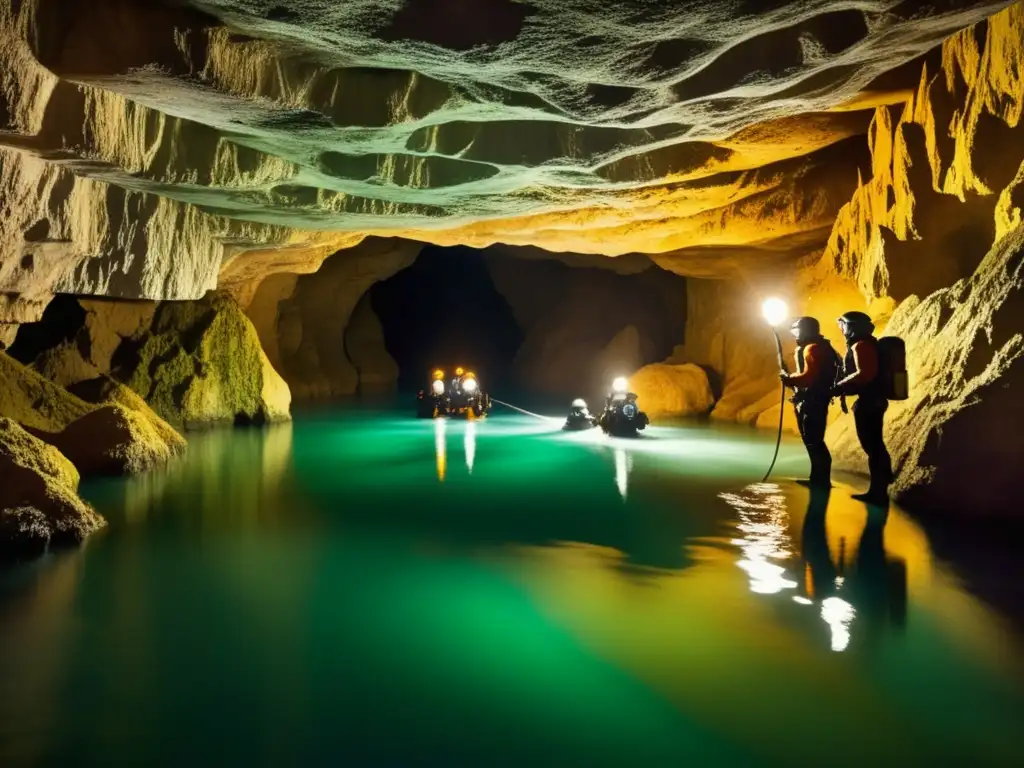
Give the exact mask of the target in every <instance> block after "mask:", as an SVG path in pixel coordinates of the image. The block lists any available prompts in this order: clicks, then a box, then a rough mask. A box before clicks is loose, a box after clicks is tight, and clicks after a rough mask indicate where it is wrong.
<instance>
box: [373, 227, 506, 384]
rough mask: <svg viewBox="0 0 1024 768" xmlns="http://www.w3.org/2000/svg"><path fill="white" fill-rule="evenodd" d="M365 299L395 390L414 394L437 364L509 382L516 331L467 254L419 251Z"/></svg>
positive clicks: (479, 263)
mask: <svg viewBox="0 0 1024 768" xmlns="http://www.w3.org/2000/svg"><path fill="white" fill-rule="evenodd" d="M366 300H369V302H370V306H371V307H372V309H373V311H374V313H375V314H376V315H377V317H378V319H379V320H380V323H381V328H382V331H383V336H384V347H385V349H386V350H387V352H388V354H389V355H390V356H391V357H392V358H393V359H394V361H395V363H396V365H397V367H398V377H397V379H396V386H397V388H398V390H399V391H401V392H403V393H410V392H414V391H416V390H418V389H422V388H423V387H424V386H425V382H426V381H428V380H429V375H430V372H431V371H432V370H434V369H435V368H439V367H440V368H443V369H448V370H449V372H450V371H451V370H452V369H454V368H455V367H456V366H460V365H461V366H462V367H464V368H466V369H467V370H472V371H474V372H476V373H477V375H479V376H480V377H481V378H482V380H483V381H487V382H502V381H506V380H508V378H509V377H510V375H511V372H512V362H513V360H514V359H515V356H516V353H517V352H518V351H519V348H520V346H521V345H522V343H523V338H524V336H523V330H522V329H521V328H520V327H519V325H518V324H517V323H516V318H515V315H514V314H513V312H512V308H511V307H510V306H509V305H508V302H507V301H506V300H505V298H504V297H503V296H502V295H501V293H499V291H498V289H497V288H496V287H495V285H494V281H493V280H492V279H491V276H490V274H489V273H488V270H487V264H486V263H485V262H484V259H483V258H481V255H480V254H478V253H476V252H475V251H473V250H472V249H468V248H447V249H442V248H434V247H430V246H427V247H426V248H424V249H423V250H422V251H420V254H419V255H418V256H417V257H416V261H414V262H413V264H412V266H410V267H407V268H405V269H403V270H402V271H401V272H399V273H398V274H396V275H394V276H393V277H390V278H388V279H387V280H383V281H381V282H379V283H377V284H376V285H374V286H373V287H372V288H371V289H370V291H369V293H368V296H367V297H365V298H364V299H363V301H366ZM492 386H493V385H492Z"/></svg>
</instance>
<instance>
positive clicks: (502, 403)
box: [491, 397, 559, 421]
mask: <svg viewBox="0 0 1024 768" xmlns="http://www.w3.org/2000/svg"><path fill="white" fill-rule="evenodd" d="M491 402H492V403H497V404H498V405H504V406H505V407H506V408H511V409H512V410H513V411H519V412H520V413H524V414H526V415H527V416H533V418H535V419H540V420H541V421H559V419H553V418H551V417H550V416H541V415H540V414H539V413H532V412H530V411H527V410H525V409H523V408H519V407H518V406H515V405H512V404H511V403H506V402H504V401H502V400H499V399H498V398H496V397H492V398H491Z"/></svg>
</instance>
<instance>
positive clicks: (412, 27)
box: [0, 0, 1005, 340]
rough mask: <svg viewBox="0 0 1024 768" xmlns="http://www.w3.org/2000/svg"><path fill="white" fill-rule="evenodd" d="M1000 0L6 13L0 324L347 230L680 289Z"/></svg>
mask: <svg viewBox="0 0 1024 768" xmlns="http://www.w3.org/2000/svg"><path fill="white" fill-rule="evenodd" d="M1003 5H1005V2H1001V1H1000V0H973V1H971V0H964V2H961V3H946V4H936V5H935V6H927V5H923V4H921V3H894V2H891V1H889V0H871V1H870V2H865V3H860V4H858V5H857V6H856V7H855V8H854V7H849V8H845V7H844V8H836V7H835V6H832V5H829V4H826V3H818V2H809V1H808V0H801V1H799V2H797V1H796V0H791V1H790V2H777V3H772V4H770V5H769V6H767V7H766V6H758V5H756V4H753V5H751V4H742V3H740V4H734V5H732V6H729V7H728V8H726V7H724V6H722V5H721V4H708V3H704V2H697V0H692V1H688V2H681V3H656V2H650V1H649V0H624V1H623V2H617V3H610V4H609V3H599V4H594V3H590V2H584V1H583V0H531V2H528V3H518V2H510V1H509V0H486V1H485V0H481V2H477V3H462V2H458V3H456V2H445V3H441V4H438V3H436V2H433V1H432V0H407V1H406V2H398V0H390V1H389V2H384V3H381V2H378V1H377V0H372V1H371V0H346V1H345V2H338V3H331V4H324V3H322V2H317V1H316V0H285V2H278V3H274V4H271V3H269V2H264V0H242V1H241V2H239V1H237V0H233V1H232V2H227V1H226V0H224V1H221V0H201V1H199V0H197V2H194V3H191V4H187V3H183V2H172V1H171V0H164V1H162V2H161V1H160V0H156V1H153V2H149V1H147V2H143V1H142V0H97V2H93V3H76V2H71V0H24V1H23V2H16V3H12V2H7V3H4V4H3V6H2V7H0V41H2V44H0V57H2V60H0V80H2V87H0V136H2V138H0V144H2V145H3V146H4V147H5V148H4V149H2V150H0V195H2V197H3V199H4V202H5V211H6V215H5V216H3V217H2V222H0V248H2V251H0V292H3V293H5V294H8V296H9V298H8V299H7V300H6V302H7V303H6V304H5V307H4V319H5V320H6V321H8V322H23V321H25V320H26V319H31V318H33V317H38V314H39V312H40V311H41V309H42V307H43V306H44V305H45V300H46V298H47V297H48V295H49V294H50V293H51V292H52V291H53V290H62V291H69V292H74V293H82V294H97V295H106V296H120V297H126V298H148V299H185V298H192V299H195V298H199V297H201V296H202V295H203V294H204V293H205V292H206V291H207V290H209V289H212V288H214V287H218V286H219V287H221V288H230V287H231V286H236V285H242V284H248V283H251V282H252V281H253V280H254V279H255V278H256V277H262V276H266V275H268V274H272V273H274V272H278V271H284V272H290V273H303V272H309V271H313V270H315V269H316V267H317V265H319V263H320V262H321V261H322V260H323V259H324V258H325V257H326V256H328V255H329V254H331V253H332V252H334V251H336V250H338V249H339V248H342V247H349V246H352V245H355V244H356V243H358V242H359V240H361V238H362V237H363V236H364V235H366V234H388V235H402V236H407V237H411V238H416V239H420V240H425V241H429V242H436V243H441V244H454V243H459V244H468V245H487V244H490V243H493V242H496V241H502V242H506V243H514V244H530V245H540V246H543V247H547V248H551V249H553V250H562V251H579V252H586V253H604V254H609V255H616V254H623V253H628V252H630V251H642V252H648V253H673V254H674V255H675V256H676V257H679V256H680V255H683V256H685V254H686V252H687V251H689V250H691V249H697V250H696V251H695V253H694V256H695V259H694V262H693V263H694V267H693V268H694V269H696V270H699V271H700V273H702V274H704V275H705V276H708V275H707V273H708V272H709V271H710V272H713V273H714V275H718V276H721V275H723V272H720V271H718V269H717V267H715V265H714V261H713V260H709V259H708V258H707V256H708V254H707V253H706V252H702V251H700V249H702V248H708V247H715V248H725V249H733V251H734V252H735V251H736V249H738V248H741V247H747V248H748V249H752V250H753V251H755V252H760V253H763V254H765V255H766V256H767V257H768V258H775V257H777V256H778V254H779V252H780V251H785V252H788V251H792V250H794V249H795V250H804V249H807V248H808V246H809V245H810V246H813V244H816V243H817V242H819V241H820V240H821V239H822V238H823V237H824V236H825V234H826V233H827V231H828V229H829V227H830V226H831V223H832V218H833V216H834V214H835V211H836V210H837V208H838V206H839V205H841V204H842V202H844V201H845V199H846V198H847V197H848V194H849V191H850V189H852V186H853V184H854V183H855V180H856V178H857V170H858V166H859V165H860V163H859V159H858V154H859V153H858V152H857V151H856V149H857V148H858V147H862V145H863V142H862V140H861V139H860V138H858V137H860V136H861V135H863V133H864V131H865V130H866V127H867V121H868V120H869V119H870V118H871V112H870V108H871V107H873V106H874V105H876V104H880V103H885V104H890V103H898V102H900V101H901V100H902V99H903V98H904V97H905V95H906V92H907V89H908V88H910V87H912V85H913V84H914V82H916V76H917V69H915V68H914V67H913V66H904V65H905V64H907V62H911V61H912V60H914V59H915V58H917V57H920V56H922V55H923V54H925V53H926V52H927V51H928V50H929V49H931V48H933V47H934V46H935V45H937V44H938V43H939V42H940V41H941V40H942V39H943V38H944V37H945V36H947V35H949V34H950V33H952V32H955V31H956V30H958V29H961V28H963V27H965V26H967V25H970V24H972V23H975V22H977V21H979V20H980V19H982V18H984V16H986V15H987V14H989V13H992V12H994V11H995V10H998V8H1000V7H1002V6H1003ZM908 78H909V79H908ZM749 257H750V254H746V255H738V256H737V259H736V260H737V261H740V262H742V261H744V260H746V259H747V258H749ZM685 263H686V259H678V258H677V264H678V265H679V267H680V268H688V267H686V266H685ZM243 303H244V302H243ZM5 336H7V337H8V340H9V333H7V334H5Z"/></svg>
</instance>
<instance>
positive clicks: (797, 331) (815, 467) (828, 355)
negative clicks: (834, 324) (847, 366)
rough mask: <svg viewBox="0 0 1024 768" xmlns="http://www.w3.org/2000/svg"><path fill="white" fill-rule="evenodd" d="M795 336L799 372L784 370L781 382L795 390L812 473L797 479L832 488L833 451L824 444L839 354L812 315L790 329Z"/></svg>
mask: <svg viewBox="0 0 1024 768" xmlns="http://www.w3.org/2000/svg"><path fill="white" fill-rule="evenodd" d="M790 332H791V333H792V334H793V337H794V338H795V339H796V355H795V357H796V371H797V372H796V373H785V372H783V373H781V374H780V378H781V379H782V383H783V384H785V385H786V386H787V387H792V388H793V390H794V393H793V397H792V398H791V400H792V402H793V406H794V408H795V410H796V423H797V426H798V427H799V429H800V438H801V439H802V440H803V441H804V447H806V448H807V457H808V458H809V459H810V460H811V476H810V477H809V478H808V479H807V480H797V482H798V483H799V484H800V485H804V486H808V487H814V488H831V487H832V481H831V477H832V454H831V453H829V450H828V446H827V445H825V428H826V427H827V426H828V407H829V404H830V403H831V402H832V396H833V395H832V393H833V388H834V387H835V385H836V380H837V379H838V378H839V371H840V370H841V369H840V360H839V353H838V352H836V351H835V349H834V348H833V347H832V345H831V344H830V343H829V341H828V339H826V338H825V337H824V336H822V335H821V325H820V324H819V323H818V321H817V320H816V319H815V318H813V317H798V318H797V319H796V320H795V321H794V322H793V325H792V327H791V328H790Z"/></svg>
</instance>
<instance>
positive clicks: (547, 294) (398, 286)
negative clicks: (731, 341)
mask: <svg viewBox="0 0 1024 768" xmlns="http://www.w3.org/2000/svg"><path fill="white" fill-rule="evenodd" d="M565 258H566V260H567V261H570V262H571V265H570V263H564V262H563V261H562V260H560V257H559V256H557V255H555V254H543V253H540V252H537V251H535V250H533V249H519V248H512V247H507V246H495V247H492V248H488V249H484V250H482V251H481V250H475V249H471V248H438V247H427V248H424V249H423V251H422V252H421V253H420V255H419V257H418V258H417V259H416V261H415V263H414V264H413V265H412V266H411V267H409V268H407V269H405V270H403V271H401V272H399V273H398V274H397V275H395V276H393V277H391V278H390V279H388V280H385V281H383V282H380V283H378V284H376V285H375V286H374V287H373V288H371V289H370V297H371V303H372V307H373V310H374V312H375V314H376V315H377V316H378V317H379V318H380V323H381V326H382V327H383V332H384V343H385V345H386V347H387V350H388V352H389V353H390V354H391V356H392V357H393V358H394V359H395V361H396V362H397V364H398V369H399V379H398V385H399V388H400V389H402V390H411V389H416V388H420V387H422V386H423V383H424V377H425V376H427V375H428V373H429V371H430V370H431V369H432V368H434V367H447V368H453V367H454V366H456V365H463V366H467V367H472V368H474V369H476V370H477V372H478V373H479V374H480V376H481V377H482V379H483V381H484V382H485V386H487V387H488V388H489V389H490V390H491V391H493V392H495V394H497V395H498V396H500V393H502V392H505V393H507V392H513V391H514V392H520V393H527V394H534V395H549V396H558V397H576V396H581V395H582V396H584V397H589V398H593V397H596V396H597V395H599V394H600V393H602V392H603V390H604V388H605V387H606V386H607V385H608V382H609V381H610V379H611V378H613V377H614V376H616V375H621V374H629V373H631V372H632V371H634V370H636V369H637V368H639V367H641V366H643V365H646V364H648V363H652V362H659V361H661V360H664V359H665V358H667V357H669V356H670V355H671V353H672V351H673V349H674V347H675V346H676V345H679V344H682V343H683V341H684V331H685V321H686V281H685V279H684V278H682V277H679V276H677V275H674V274H671V273H669V272H665V271H663V270H661V269H660V268H658V267H656V266H654V265H653V264H652V263H651V262H650V260H649V259H647V258H646V257H638V258H631V259H622V260H621V261H620V260H615V261H613V260H610V259H608V258H606V257H583V256H578V255H571V256H567V257H565Z"/></svg>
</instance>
